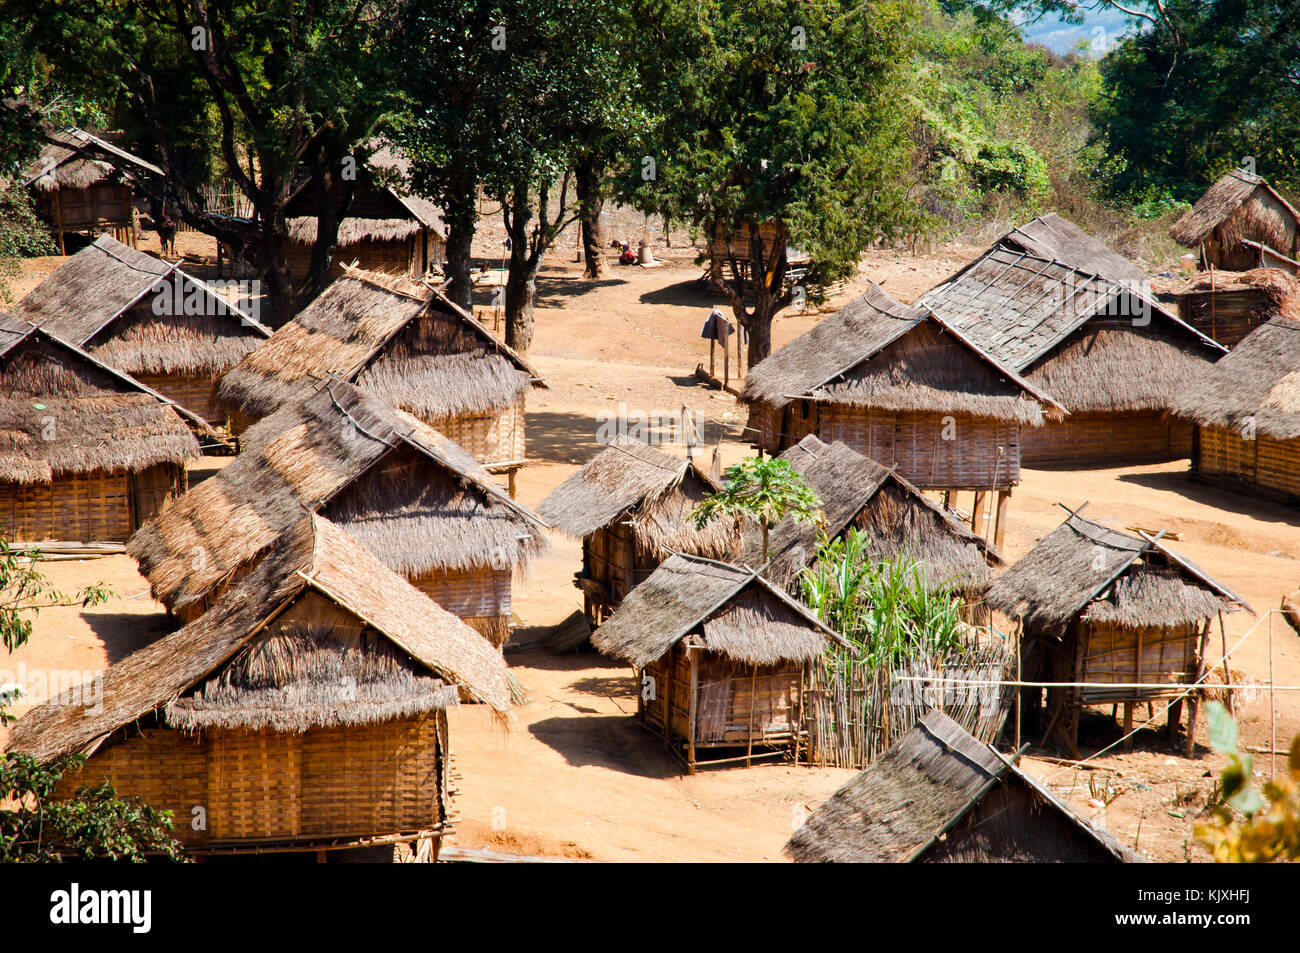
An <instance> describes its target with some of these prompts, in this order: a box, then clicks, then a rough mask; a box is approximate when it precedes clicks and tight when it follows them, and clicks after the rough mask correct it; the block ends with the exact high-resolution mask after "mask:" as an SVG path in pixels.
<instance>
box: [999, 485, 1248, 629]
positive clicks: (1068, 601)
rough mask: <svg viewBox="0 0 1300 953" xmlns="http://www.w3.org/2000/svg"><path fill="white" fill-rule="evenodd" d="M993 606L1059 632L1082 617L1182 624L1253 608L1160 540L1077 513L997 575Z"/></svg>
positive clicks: (1124, 622)
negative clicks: (1138, 534) (1220, 613)
mask: <svg viewBox="0 0 1300 953" xmlns="http://www.w3.org/2000/svg"><path fill="white" fill-rule="evenodd" d="M1085 505H1086V504H1085ZM1082 509H1083V507H1080V510H1082ZM988 603H989V605H990V606H992V607H993V608H994V609H997V610H999V611H1001V612H1003V613H1005V614H1006V615H1008V616H1011V617H1013V618H1014V617H1018V616H1019V617H1023V619H1024V624H1025V627H1026V629H1035V630H1046V631H1049V632H1055V633H1060V632H1062V631H1064V629H1065V627H1066V626H1068V625H1069V624H1070V622H1071V621H1073V620H1074V619H1075V618H1077V617H1080V616H1082V617H1083V618H1084V619H1085V620H1087V621H1098V622H1102V621H1104V622H1108V623H1110V624H1114V625H1122V626H1131V627H1141V626H1179V625H1187V624H1191V623H1197V622H1201V621H1204V620H1205V619H1209V618H1213V617H1214V616H1215V615H1216V614H1217V613H1219V612H1221V611H1226V612H1232V611H1234V610H1236V609H1250V606H1249V605H1247V603H1246V601H1245V600H1244V599H1242V598H1241V597H1240V596H1239V595H1237V594H1236V593H1234V592H1233V591H1232V590H1231V589H1228V588H1227V587H1226V586H1224V585H1222V584H1221V583H1219V582H1216V581H1215V580H1213V579H1211V578H1210V577H1209V576H1208V575H1206V574H1205V573H1204V572H1203V571H1202V570H1201V569H1199V568H1198V567H1197V566H1196V565H1195V564H1193V563H1192V562H1190V561H1189V560H1187V559H1185V558H1184V557H1182V556H1179V555H1178V554H1176V553H1174V552H1173V551H1172V550H1170V549H1168V548H1167V547H1166V546H1165V545H1164V544H1163V543H1161V542H1160V541H1159V538H1158V537H1144V536H1132V535H1130V534H1128V533H1122V532H1119V531H1118V530H1113V529H1110V528H1109V527H1107V526H1103V525H1102V524H1100V523H1094V522H1092V521H1091V520H1088V519H1085V518H1084V517H1082V516H1080V515H1079V514H1078V512H1074V513H1072V514H1071V515H1070V516H1069V517H1067V519H1066V520H1065V522H1064V523H1062V524H1061V525H1060V526H1058V527H1057V528H1056V529H1054V530H1052V532H1050V533H1048V534H1047V535H1046V536H1044V537H1043V538H1042V539H1041V540H1039V541H1038V544H1037V545H1036V546H1034V548H1033V549H1031V550H1030V551H1029V552H1028V553H1026V554H1025V555H1024V556H1023V557H1022V558H1021V559H1020V561H1019V562H1017V563H1016V564H1015V565H1014V566H1012V567H1011V568H1010V569H1008V570H1007V571H1006V572H1004V573H1002V575H1000V576H998V577H997V578H996V579H995V580H993V585H991V586H990V587H989V592H988Z"/></svg>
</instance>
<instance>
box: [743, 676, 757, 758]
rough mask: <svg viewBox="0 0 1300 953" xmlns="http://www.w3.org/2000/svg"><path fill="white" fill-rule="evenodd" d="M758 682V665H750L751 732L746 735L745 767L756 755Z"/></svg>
mask: <svg viewBox="0 0 1300 953" xmlns="http://www.w3.org/2000/svg"><path fill="white" fill-rule="evenodd" d="M757 683H758V666H757V665H750V667H749V734H748V735H747V737H746V745H745V767H747V768H748V767H750V765H751V764H752V761H753V757H754V704H755V702H757V701H758V696H757V695H755V694H754V693H755V691H756V689H757Z"/></svg>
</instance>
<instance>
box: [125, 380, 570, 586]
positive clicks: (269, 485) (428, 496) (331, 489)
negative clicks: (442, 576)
mask: <svg viewBox="0 0 1300 953" xmlns="http://www.w3.org/2000/svg"><path fill="white" fill-rule="evenodd" d="M304 508H307V509H312V510H318V509H319V510H321V511H323V512H325V513H327V514H329V515H330V516H331V517H332V518H333V519H334V520H335V521H336V522H338V523H339V524H340V525H342V526H343V527H344V528H345V529H346V530H347V531H348V532H349V533H350V534H352V535H353V536H354V537H355V538H357V539H359V540H361V541H362V542H363V543H364V544H365V545H366V546H367V547H368V548H369V549H370V550H371V551H372V552H374V553H375V555H376V556H377V557H378V558H379V559H380V560H382V561H383V562H384V563H385V564H386V565H387V566H388V567H389V568H390V569H393V570H395V571H397V572H400V573H402V574H404V575H408V576H415V575H422V574H425V573H428V572H432V571H434V570H456V569H469V568H480V567H493V568H500V569H509V568H514V567H521V566H523V565H524V564H526V562H527V561H528V560H529V559H530V558H531V557H532V556H533V555H535V554H536V553H538V552H540V551H541V550H542V549H543V548H544V547H545V544H546V543H545V535H544V533H543V529H542V524H541V523H540V522H539V521H538V520H537V518H536V517H535V516H533V515H532V514H531V513H529V511H528V510H527V509H526V508H524V507H523V506H520V505H519V504H517V503H515V502H514V501H513V500H511V499H510V498H509V496H507V495H506V493H505V492H504V491H503V490H502V489H501V487H500V486H499V485H498V484H497V482H496V481H495V480H494V479H493V478H492V477H491V476H489V475H488V474H487V473H486V472H485V471H484V470H483V469H482V467H480V466H479V465H478V463H476V462H475V461H474V459H473V458H472V457H470V456H469V454H467V453H466V452H465V451H464V450H463V449H461V448H460V447H459V446H458V445H457V444H456V443H455V442H453V441H451V440H449V439H448V438H446V437H444V436H443V435H442V434H440V433H438V432H437V431H435V430H433V428H431V427H429V426H428V425H426V424H424V423H421V422H420V421H419V420H417V419H415V418H414V417H412V416H410V415H409V414H405V413H403V412H401V411H398V410H394V409H392V408H391V407H388V406H387V405H385V404H384V403H383V402H381V401H379V400H377V399H376V398H374V397H373V396H370V395H368V394H366V393H365V392H363V391H360V390H358V389H357V388H355V387H353V386H351V385H350V384H346V383H343V382H342V381H331V382H328V383H326V384H325V385H323V386H322V387H321V388H319V389H318V390H317V391H316V393H314V394H313V395H312V396H311V397H309V398H308V399H307V400H306V401H303V402H302V403H300V404H299V405H297V406H296V407H288V408H285V409H284V410H282V411H280V412H279V413H276V414H274V415H272V416H271V417H268V418H267V419H266V420H264V421H261V422H260V423H259V424H258V425H257V426H256V427H254V428H252V429H251V430H249V431H248V433H247V434H246V435H245V437H244V452H243V453H242V454H241V455H240V456H239V458H238V459H236V460H235V461H234V462H233V463H231V464H230V465H229V466H227V467H225V468H224V469H222V470H221V472H220V473H218V474H217V475H216V476H215V477H212V478H211V479H209V480H206V481H204V482H203V483H201V484H199V485H198V486H197V487H195V488H194V489H193V490H191V491H190V492H188V493H186V494H185V495H184V496H183V497H181V498H180V499H179V500H176V501H175V502H174V503H173V504H172V505H171V506H169V507H168V508H167V509H166V510H165V511H164V512H163V513H162V514H161V515H160V516H159V517H158V518H157V519H155V520H152V521H150V522H149V523H147V524H145V525H144V526H143V527H141V529H140V530H139V531H138V532H137V533H136V534H135V536H134V537H132V539H131V541H130V544H129V545H128V551H129V552H130V553H131V554H132V555H133V556H135V557H136V559H138V560H139V562H140V567H141V571H142V572H143V573H144V574H145V576H147V577H148V579H149V581H150V583H151V584H152V586H153V591H154V595H155V597H156V598H158V599H159V601H161V602H163V603H165V604H166V605H167V606H168V607H169V608H172V609H178V608H182V607H184V606H187V605H189V604H191V603H193V602H194V601H195V600H199V599H202V598H204V597H205V596H206V595H207V593H209V592H210V591H211V590H212V589H213V587H215V586H217V585H219V584H220V583H221V582H222V580H223V579H224V578H225V577H226V576H227V575H228V574H230V573H232V572H234V571H236V570H237V569H238V568H239V567H241V566H244V565H246V564H247V563H248V562H249V561H250V560H251V559H253V558H254V557H256V555H257V554H258V553H259V552H261V551H262V550H264V549H265V548H266V547H267V546H269V545H270V544H271V543H273V542H274V541H275V539H276V538H278V537H279V535H280V534H281V533H283V532H284V531H285V530H286V529H287V528H288V527H289V526H291V525H293V523H294V521H295V520H297V519H298V518H299V516H300V515H301V513H302V511H303V509H304Z"/></svg>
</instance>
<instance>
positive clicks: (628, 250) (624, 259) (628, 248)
mask: <svg viewBox="0 0 1300 953" xmlns="http://www.w3.org/2000/svg"><path fill="white" fill-rule="evenodd" d="M618 263H619V264H620V265H635V264H636V252H634V251H632V244H631V242H624V243H623V254H621V255H619V256H618Z"/></svg>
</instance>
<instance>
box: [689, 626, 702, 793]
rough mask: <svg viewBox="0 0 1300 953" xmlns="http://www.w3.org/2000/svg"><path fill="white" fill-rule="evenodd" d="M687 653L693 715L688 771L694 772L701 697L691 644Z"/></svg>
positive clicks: (691, 718) (695, 660) (691, 719)
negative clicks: (697, 709)
mask: <svg viewBox="0 0 1300 953" xmlns="http://www.w3.org/2000/svg"><path fill="white" fill-rule="evenodd" d="M686 654H687V655H689V656H690V657H691V717H690V732H691V736H690V739H689V740H688V741H687V743H686V744H687V754H686V773H687V774H694V773H695V712H696V699H697V698H698V697H699V694H700V687H699V683H698V668H697V665H696V663H697V661H698V660H697V658H696V654H695V652H694V651H692V649H691V648H690V647H689V646H687V649H686Z"/></svg>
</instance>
